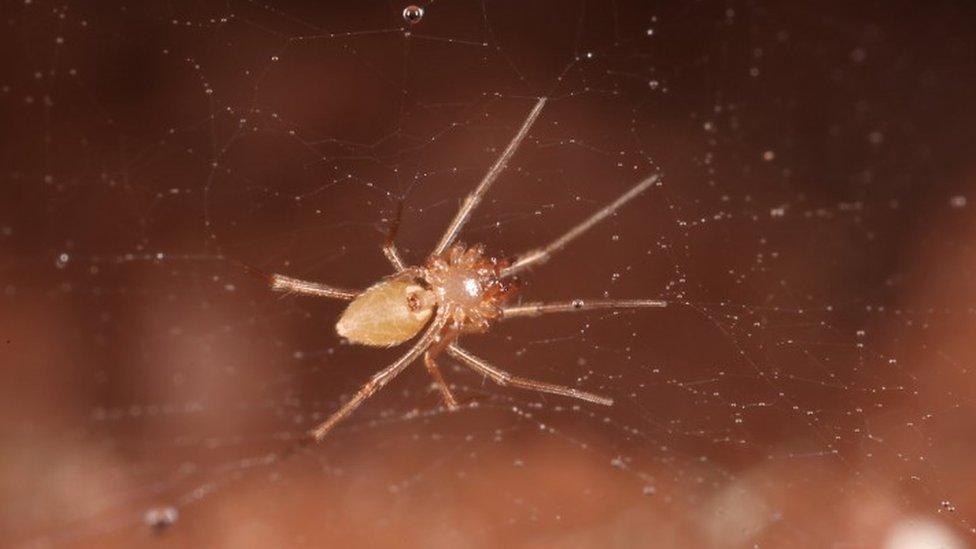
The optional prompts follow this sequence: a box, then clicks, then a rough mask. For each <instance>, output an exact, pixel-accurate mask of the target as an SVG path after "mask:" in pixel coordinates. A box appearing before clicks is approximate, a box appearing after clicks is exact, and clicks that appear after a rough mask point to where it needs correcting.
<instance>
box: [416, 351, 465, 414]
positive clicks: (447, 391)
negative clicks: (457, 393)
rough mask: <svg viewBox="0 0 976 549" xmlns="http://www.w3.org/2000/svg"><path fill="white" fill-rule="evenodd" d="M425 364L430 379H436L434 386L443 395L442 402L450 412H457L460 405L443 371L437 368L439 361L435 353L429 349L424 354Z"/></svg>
mask: <svg viewBox="0 0 976 549" xmlns="http://www.w3.org/2000/svg"><path fill="white" fill-rule="evenodd" d="M424 364H426V365H427V372H428V373H429V374H430V377H432V378H434V385H436V386H437V390H438V391H440V393H441V400H443V401H444V406H447V409H448V410H457V409H458V403H457V400H456V399H455V398H454V394H453V393H451V388H450V387H448V385H447V382H446V381H444V376H442V375H441V369H440V368H438V367H437V361H436V360H435V359H434V353H432V352H431V349H428V350H427V352H426V353H424Z"/></svg>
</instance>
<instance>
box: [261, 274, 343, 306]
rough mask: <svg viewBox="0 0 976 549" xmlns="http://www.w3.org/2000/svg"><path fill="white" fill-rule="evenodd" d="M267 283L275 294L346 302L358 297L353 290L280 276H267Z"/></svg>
mask: <svg viewBox="0 0 976 549" xmlns="http://www.w3.org/2000/svg"><path fill="white" fill-rule="evenodd" d="M268 282H269V283H270V285H271V289H272V290H274V291H276V292H288V293H293V294H302V295H314V296H317V297H327V298H331V299H344V300H346V301H351V300H353V299H356V296H358V295H359V292H356V291H353V290H345V289H343V288H336V287H335V286H329V285H328V284H322V283H321V282H310V281H308V280H299V279H297V278H292V277H290V276H285V275H280V274H273V275H269V276H268Z"/></svg>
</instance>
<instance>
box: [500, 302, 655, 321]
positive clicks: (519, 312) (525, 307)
mask: <svg viewBox="0 0 976 549" xmlns="http://www.w3.org/2000/svg"><path fill="white" fill-rule="evenodd" d="M667 305H668V302H667V301H659V300H656V299H574V300H572V301H561V302H557V303H523V304H521V305H513V306H510V307H502V319H509V318H515V317H520V316H539V315H544V314H549V313H576V312H580V311H594V310H599V309H609V310H620V309H648V308H658V307H667Z"/></svg>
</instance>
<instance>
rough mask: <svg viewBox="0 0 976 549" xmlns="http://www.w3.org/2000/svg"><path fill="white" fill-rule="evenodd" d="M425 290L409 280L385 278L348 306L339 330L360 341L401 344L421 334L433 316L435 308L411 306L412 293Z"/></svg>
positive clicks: (350, 339) (354, 340)
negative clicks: (415, 309)
mask: <svg viewBox="0 0 976 549" xmlns="http://www.w3.org/2000/svg"><path fill="white" fill-rule="evenodd" d="M422 291H423V288H421V287H420V286H418V285H417V284H416V283H414V282H412V281H408V280H396V279H393V280H385V281H383V282H380V283H379V284H376V285H374V286H371V287H370V288H368V289H367V290H366V291H364V292H363V293H361V294H359V296H357V297H356V299H354V300H353V301H352V303H350V304H349V306H348V307H346V310H345V311H343V313H342V316H340V317H339V322H337V323H336V332H338V334H339V335H340V336H342V337H344V338H346V339H348V340H349V341H350V342H352V343H358V344H360V345H370V346H373V347H393V346H394V345H399V344H401V343H403V342H404V341H407V340H408V339H410V338H412V337H413V336H415V335H417V333H418V332H420V330H421V328H423V327H424V325H426V324H427V321H428V320H430V316H431V314H432V312H433V309H432V308H423V309H420V310H417V311H414V310H411V308H410V302H409V299H408V298H409V296H410V295H411V294H416V293H418V292H422Z"/></svg>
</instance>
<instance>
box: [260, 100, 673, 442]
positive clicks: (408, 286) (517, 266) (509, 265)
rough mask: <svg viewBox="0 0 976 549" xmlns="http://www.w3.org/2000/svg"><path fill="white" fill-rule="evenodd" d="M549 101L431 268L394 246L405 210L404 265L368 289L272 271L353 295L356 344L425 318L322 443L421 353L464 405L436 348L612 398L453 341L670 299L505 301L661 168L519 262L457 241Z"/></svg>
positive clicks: (463, 212) (480, 364)
mask: <svg viewBox="0 0 976 549" xmlns="http://www.w3.org/2000/svg"><path fill="white" fill-rule="evenodd" d="M545 104H546V98H545V97H543V98H540V99H539V100H538V101H537V102H536V104H535V107H534V108H533V109H532V111H531V112H530V113H529V115H528V117H526V119H525V121H524V122H523V123H522V127H521V128H519V131H518V133H516V134H515V137H513V138H512V140H511V142H509V144H508V146H507V147H506V148H505V150H504V151H503V152H502V154H501V155H500V156H499V157H498V159H496V160H495V162H494V164H493V165H492V166H491V169H489V170H488V173H486V174H485V176H484V178H482V180H481V182H480V183H478V186H477V187H476V188H475V189H474V191H472V192H471V194H469V195H468V196H467V198H465V200H464V202H463V203H462V205H461V208H460V210H459V211H458V213H457V215H456V216H455V217H454V220H453V221H451V224H450V225H449V226H448V228H447V231H446V232H445V233H444V235H443V236H442V237H441V239H440V242H438V243H437V246H436V247H435V248H434V250H433V251H432V252H431V253H430V255H429V256H428V258H427V261H426V263H425V264H424V265H423V266H416V267H408V266H406V265H405V264H404V263H403V260H402V259H401V258H400V253H399V252H398V251H397V248H396V246H395V244H394V239H395V237H396V229H397V225H398V221H399V214H398V216H397V221H395V222H394V223H393V224H392V225H391V230H390V233H389V235H388V237H387V240H386V243H385V244H384V246H383V254H384V255H385V256H386V259H387V260H388V261H389V262H390V263H391V264H392V265H393V268H394V269H396V273H394V274H392V275H390V276H388V277H386V278H384V279H383V280H381V281H380V282H378V283H376V284H374V285H373V286H371V287H369V288H367V289H366V290H364V291H362V292H359V291H352V290H344V289H341V288H336V287H334V286H329V285H326V284H322V283H319V282H308V281H305V280H298V279H295V278H291V277H287V276H284V275H280V274H273V275H270V281H269V282H270V285H271V288H272V289H274V290H277V291H283V292H293V293H298V294H306V295H314V296H319V297H327V298H333V299H345V300H350V301H352V303H350V304H349V306H348V307H346V310H345V311H344V312H343V313H342V316H340V317H339V321H338V322H337V323H336V326H335V327H336V332H338V334H339V335H340V336H342V337H344V338H345V339H346V340H348V341H349V342H351V343H356V344H360V345H370V346H374V347H393V346H395V345H399V344H401V343H404V342H406V341H407V340H409V339H411V338H413V337H414V336H416V335H417V334H418V333H419V332H420V331H421V330H422V329H423V328H424V326H425V325H426V326H427V329H426V330H424V332H423V334H422V335H421V336H420V337H419V338H418V339H417V341H416V342H415V343H414V344H413V346H411V347H410V350H408V351H407V352H406V353H404V354H403V355H402V356H401V357H400V358H398V359H397V360H396V361H395V362H393V364H390V365H389V366H387V367H386V368H384V369H383V370H381V371H379V372H377V373H376V374H374V375H373V377H372V378H370V379H369V381H367V382H366V384H365V385H363V386H362V388H361V389H359V391H358V392H357V393H356V394H355V395H354V396H353V397H352V398H351V399H349V401H348V402H346V404H345V405H343V406H342V408H340V409H339V410H338V411H336V412H335V413H333V414H332V415H331V416H330V417H329V418H328V419H326V420H325V421H323V422H322V423H320V424H319V425H318V426H317V427H315V428H314V429H312V430H311V431H310V432H309V434H310V435H311V436H312V438H313V439H314V440H315V441H321V440H322V438H323V437H325V435H326V434H327V433H328V432H329V431H330V430H331V429H332V428H333V427H335V425H336V424H337V423H339V422H340V421H341V420H342V419H343V418H345V417H346V416H348V415H349V414H350V413H352V412H353V411H354V410H355V409H356V408H358V407H359V406H360V405H361V404H362V403H363V401H364V400H366V399H367V398H369V397H370V396H372V395H373V393H375V392H376V391H378V390H379V389H380V388H382V387H383V386H384V385H386V384H387V383H389V382H390V380H392V379H393V378H395V377H396V376H397V375H398V374H399V373H400V372H402V371H403V370H404V368H406V367H407V365H409V364H410V363H411V362H413V361H414V360H415V359H417V357H419V356H420V355H421V353H423V355H424V363H425V364H426V365H427V371H428V372H429V373H430V375H431V377H432V378H433V380H434V384H435V385H436V387H437V389H438V391H439V392H440V394H441V398H442V400H443V401H444V404H445V406H446V407H447V408H449V409H451V410H454V409H457V407H458V404H457V401H456V400H455V398H454V395H453V394H452V393H451V389H450V388H449V387H448V386H447V383H445V382H444V378H443V376H442V375H441V372H440V369H439V368H438V367H437V362H435V358H436V357H437V355H438V354H440V352H441V351H445V350H446V351H447V353H448V354H449V355H451V356H452V357H454V358H455V359H457V360H458V361H459V362H461V363H462V364H464V365H466V366H468V367H470V368H471V369H473V370H475V371H476V372H480V373H481V374H483V375H485V376H487V377H489V378H491V379H492V381H494V382H495V383H497V384H499V385H502V386H511V387H519V388H522V389H531V390H535V391H541V392H544V393H552V394H556V395H562V396H567V397H572V398H578V399H580V400H585V401H587V402H592V403H596V404H603V405H605V406H610V405H612V404H613V400H612V399H610V398H607V397H604V396H600V395H595V394H592V393H588V392H585V391H581V390H579V389H574V388H572V387H564V386H561V385H553V384H551V383H545V382H542V381H535V380H531V379H526V378H521V377H517V376H513V375H512V374H510V373H508V372H506V371H505V370H501V369H499V368H496V367H495V366H492V365H491V364H489V363H488V362H486V361H485V360H484V359H481V358H478V357H477V356H475V355H473V354H471V353H470V352H468V351H466V350H464V349H462V348H461V347H459V346H458V345H457V343H456V342H455V340H456V339H457V337H458V336H459V335H461V334H463V333H484V332H486V331H488V329H489V328H490V327H491V325H492V323H494V322H496V321H499V320H504V319H508V318H513V317H519V316H537V315H541V314H546V313H564V312H575V311H586V310H593V309H631V308H641V307H664V306H665V305H666V303H665V302H664V301H658V300H648V299H629V300H606V299H601V300H582V299H575V300H572V301H566V302H557V303H524V304H520V305H506V303H507V301H508V300H509V299H510V298H511V297H512V295H513V294H514V293H515V291H516V290H517V280H516V279H515V278H514V275H515V274H516V273H518V272H519V271H522V270H523V269H525V268H526V267H529V266H531V265H536V264H541V263H543V262H545V261H546V260H548V259H549V258H550V257H552V255H553V254H555V253H556V252H557V251H559V250H560V249H562V248H563V247H564V246H566V245H567V244H569V243H570V242H572V241H573V240H574V239H575V238H576V237H578V236H580V235H581V234H583V233H584V232H586V231H587V230H588V229H589V228H591V227H593V226H594V225H596V224H597V223H599V222H600V221H602V220H603V219H605V218H606V217H607V216H609V215H611V214H613V213H614V212H615V211H617V209H618V208H620V207H621V206H623V205H624V204H625V203H627V202H628V201H629V200H631V199H633V198H634V197H635V196H637V195H638V194H640V193H642V192H643V191H645V190H647V188H648V187H650V186H651V185H653V184H654V183H655V182H656V181H657V180H658V175H657V174H654V175H651V176H649V177H647V178H645V179H644V180H642V181H641V182H639V183H638V184H637V185H634V186H633V187H632V188H631V189H630V190H628V191H627V192H626V193H624V194H623V195H621V196H620V197H619V198H617V199H616V200H615V201H613V202H612V203H611V204H609V205H607V206H605V207H603V208H602V209H600V210H599V211H597V212H596V213H595V214H593V215H592V216H590V217H589V218H588V219H587V220H586V221H583V222H582V223H580V224H579V225H576V226H575V227H573V228H572V229H570V230H569V231H567V232H566V233H565V234H564V235H562V236H561V237H559V238H557V239H556V240H554V241H553V242H551V243H550V244H549V245H547V246H545V247H543V248H537V249H534V250H531V251H529V252H527V253H524V254H522V255H520V256H518V257H517V259H515V260H514V261H513V262H509V261H505V260H498V259H496V258H494V257H486V256H485V255H484V246H482V245H481V244H476V245H474V246H471V247H465V246H463V245H461V244H455V243H454V241H455V239H456V238H457V236H458V233H460V231H461V228H462V227H463V226H464V224H465V223H466V222H467V220H468V218H469V217H470V216H471V212H472V211H473V210H474V209H475V208H476V207H477V206H478V203H480V202H481V200H482V198H483V197H484V196H485V193H486V192H487V191H488V188H489V187H491V185H492V183H493V182H494V181H495V179H497V178H498V176H499V175H500V174H501V173H502V172H503V171H504V170H505V168H506V166H507V164H508V161H509V160H510V159H511V158H512V155H514V154H515V151H516V150H517V149H518V148H519V145H521V143H522V141H523V140H524V139H525V136H526V135H527V134H528V133H529V128H530V127H531V126H532V124H533V123H534V122H535V120H536V119H537V118H538V117H539V113H540V112H542V108H543V106H545Z"/></svg>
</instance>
